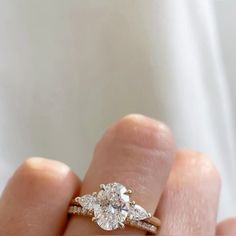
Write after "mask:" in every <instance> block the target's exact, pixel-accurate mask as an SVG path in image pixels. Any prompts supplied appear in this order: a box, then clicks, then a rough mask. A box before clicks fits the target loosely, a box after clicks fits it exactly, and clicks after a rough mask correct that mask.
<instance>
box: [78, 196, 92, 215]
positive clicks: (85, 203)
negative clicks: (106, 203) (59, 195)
mask: <svg viewBox="0 0 236 236" xmlns="http://www.w3.org/2000/svg"><path fill="white" fill-rule="evenodd" d="M95 201H96V198H95V197H94V196H93V195H90V194H87V195H84V196H82V197H78V198H77V199H76V202H78V203H79V204H80V205H81V206H82V207H83V208H84V209H85V210H88V211H92V210H93V208H94V204H95Z"/></svg>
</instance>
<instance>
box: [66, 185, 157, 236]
mask: <svg viewBox="0 0 236 236" xmlns="http://www.w3.org/2000/svg"><path fill="white" fill-rule="evenodd" d="M131 194H132V191H131V190H129V189H127V188H126V187H125V186H124V185H122V184H119V183H109V184H101V185H100V191H99V192H94V193H93V194H87V195H84V196H81V197H76V198H75V199H74V200H73V202H72V204H71V205H70V207H69V210H68V213H69V214H78V215H80V216H89V217H91V218H92V221H93V222H96V223H97V225H98V226H99V227H100V228H102V229H103V230H106V231H112V230H116V229H119V228H125V225H129V226H133V227H136V228H139V229H142V230H145V231H147V232H149V233H153V234H156V233H157V230H158V228H159V227H160V225H161V222H160V220H159V219H158V218H156V217H154V216H152V215H151V214H150V213H148V212H147V211H146V210H145V209H144V208H143V207H141V206H140V205H138V204H136V203H135V202H134V201H132V200H131V198H130V196H131Z"/></svg>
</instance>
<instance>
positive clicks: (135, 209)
mask: <svg viewBox="0 0 236 236" xmlns="http://www.w3.org/2000/svg"><path fill="white" fill-rule="evenodd" d="M149 217H150V216H149V214H148V213H147V211H146V210H145V209H144V208H142V207H141V206H139V205H137V204H135V205H132V206H130V209H129V215H128V218H129V219H130V220H135V221H139V220H144V219H147V218H149Z"/></svg>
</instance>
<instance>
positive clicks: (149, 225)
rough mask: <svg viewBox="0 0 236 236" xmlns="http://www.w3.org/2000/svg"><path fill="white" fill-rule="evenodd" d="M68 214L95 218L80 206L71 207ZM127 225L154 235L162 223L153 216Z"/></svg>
mask: <svg viewBox="0 0 236 236" xmlns="http://www.w3.org/2000/svg"><path fill="white" fill-rule="evenodd" d="M73 202H74V201H73ZM68 213H69V214H74V215H78V216H87V217H90V218H93V217H94V215H93V213H92V212H90V211H87V210H85V209H83V208H82V207H80V206H78V205H70V207H69V209H68ZM125 224H126V225H129V226H132V227H135V228H138V229H141V230H145V231H147V232H149V233H152V234H156V233H157V231H158V228H159V227H160V226H161V221H160V220H159V219H158V218H156V217H154V216H152V217H150V218H148V219H145V220H142V221H129V220H126V221H125Z"/></svg>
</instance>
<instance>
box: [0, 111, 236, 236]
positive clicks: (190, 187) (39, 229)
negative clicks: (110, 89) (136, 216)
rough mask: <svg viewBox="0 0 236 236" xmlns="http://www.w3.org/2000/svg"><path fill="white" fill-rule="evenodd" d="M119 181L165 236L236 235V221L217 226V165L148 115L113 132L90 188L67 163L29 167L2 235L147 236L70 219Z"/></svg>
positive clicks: (9, 190)
mask: <svg viewBox="0 0 236 236" xmlns="http://www.w3.org/2000/svg"><path fill="white" fill-rule="evenodd" d="M78 164H79V163H78ZM114 181H116V182H120V183H122V184H124V185H126V186H129V187H130V188H131V189H133V198H134V199H135V200H136V202H138V203H140V205H142V206H144V207H145V208H146V209H148V210H149V211H150V212H151V213H152V214H155V215H156V216H157V217H159V218H160V219H161V222H162V226H161V229H160V231H159V233H158V235H181V236H183V235H188V236H195V235H196V236H201V235H202V236H206V235H209V236H213V235H216V234H220V235H224V234H225V235H236V219H231V220H227V221H225V222H223V223H220V224H219V225H218V226H216V217H217V208H218V199H219V193H220V176H219V173H218V172H217V170H216V168H215V167H214V165H213V164H212V162H211V161H210V160H209V159H208V158H207V157H206V156H205V155H204V154H201V153H197V152H193V151H190V150H179V151H176V149H175V146H174V141H173V139H172V135H171V132H170V130H169V129H168V128H167V127H166V126H165V125H163V124H162V123H159V122H156V121H155V120H152V119H150V118H147V117H144V116H141V115H129V116H126V117H124V118H122V119H121V120H120V121H118V122H117V123H116V124H114V125H113V126H112V127H110V128H109V129H108V130H107V131H106V133H105V135H104V136H103V137H102V138H101V140H100V141H99V143H98V144H97V146H96V148H95V152H94V158H93V161H92V163H91V165H90V167H89V169H88V171H87V174H86V177H85V179H84V180H83V182H81V181H80V180H79V179H78V177H77V176H76V175H75V174H74V173H73V172H72V171H71V170H70V168H69V167H67V166H66V165H65V164H63V163H60V162H57V161H52V160H47V159H43V158H31V159H28V160H26V161H25V162H24V163H23V164H22V165H21V166H20V167H19V168H18V169H17V170H16V172H15V174H14V175H13V177H12V178H11V179H10V180H9V182H8V184H7V186H6V188H5V190H4V192H3V194H2V197H1V199H0V235H1V236H59V235H64V236H75V235H76V236H78V235H93V234H111V233H113V234H123V235H124V234H131V235H137V234H139V235H141V234H145V232H142V231H139V230H138V229H134V228H129V227H126V228H125V229H124V230H122V231H120V230H117V231H114V232H108V233H107V232H106V231H102V230H101V229H100V228H99V227H98V226H97V225H96V224H95V223H92V222H91V219H89V218H86V217H78V216H73V217H71V218H70V219H69V218H68V216H67V210H68V206H69V204H70V202H71V200H72V198H73V197H74V196H77V195H79V194H80V195H83V194H86V193H91V192H93V191H94V190H96V189H97V187H98V186H99V185H100V184H101V183H108V182H114Z"/></svg>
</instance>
